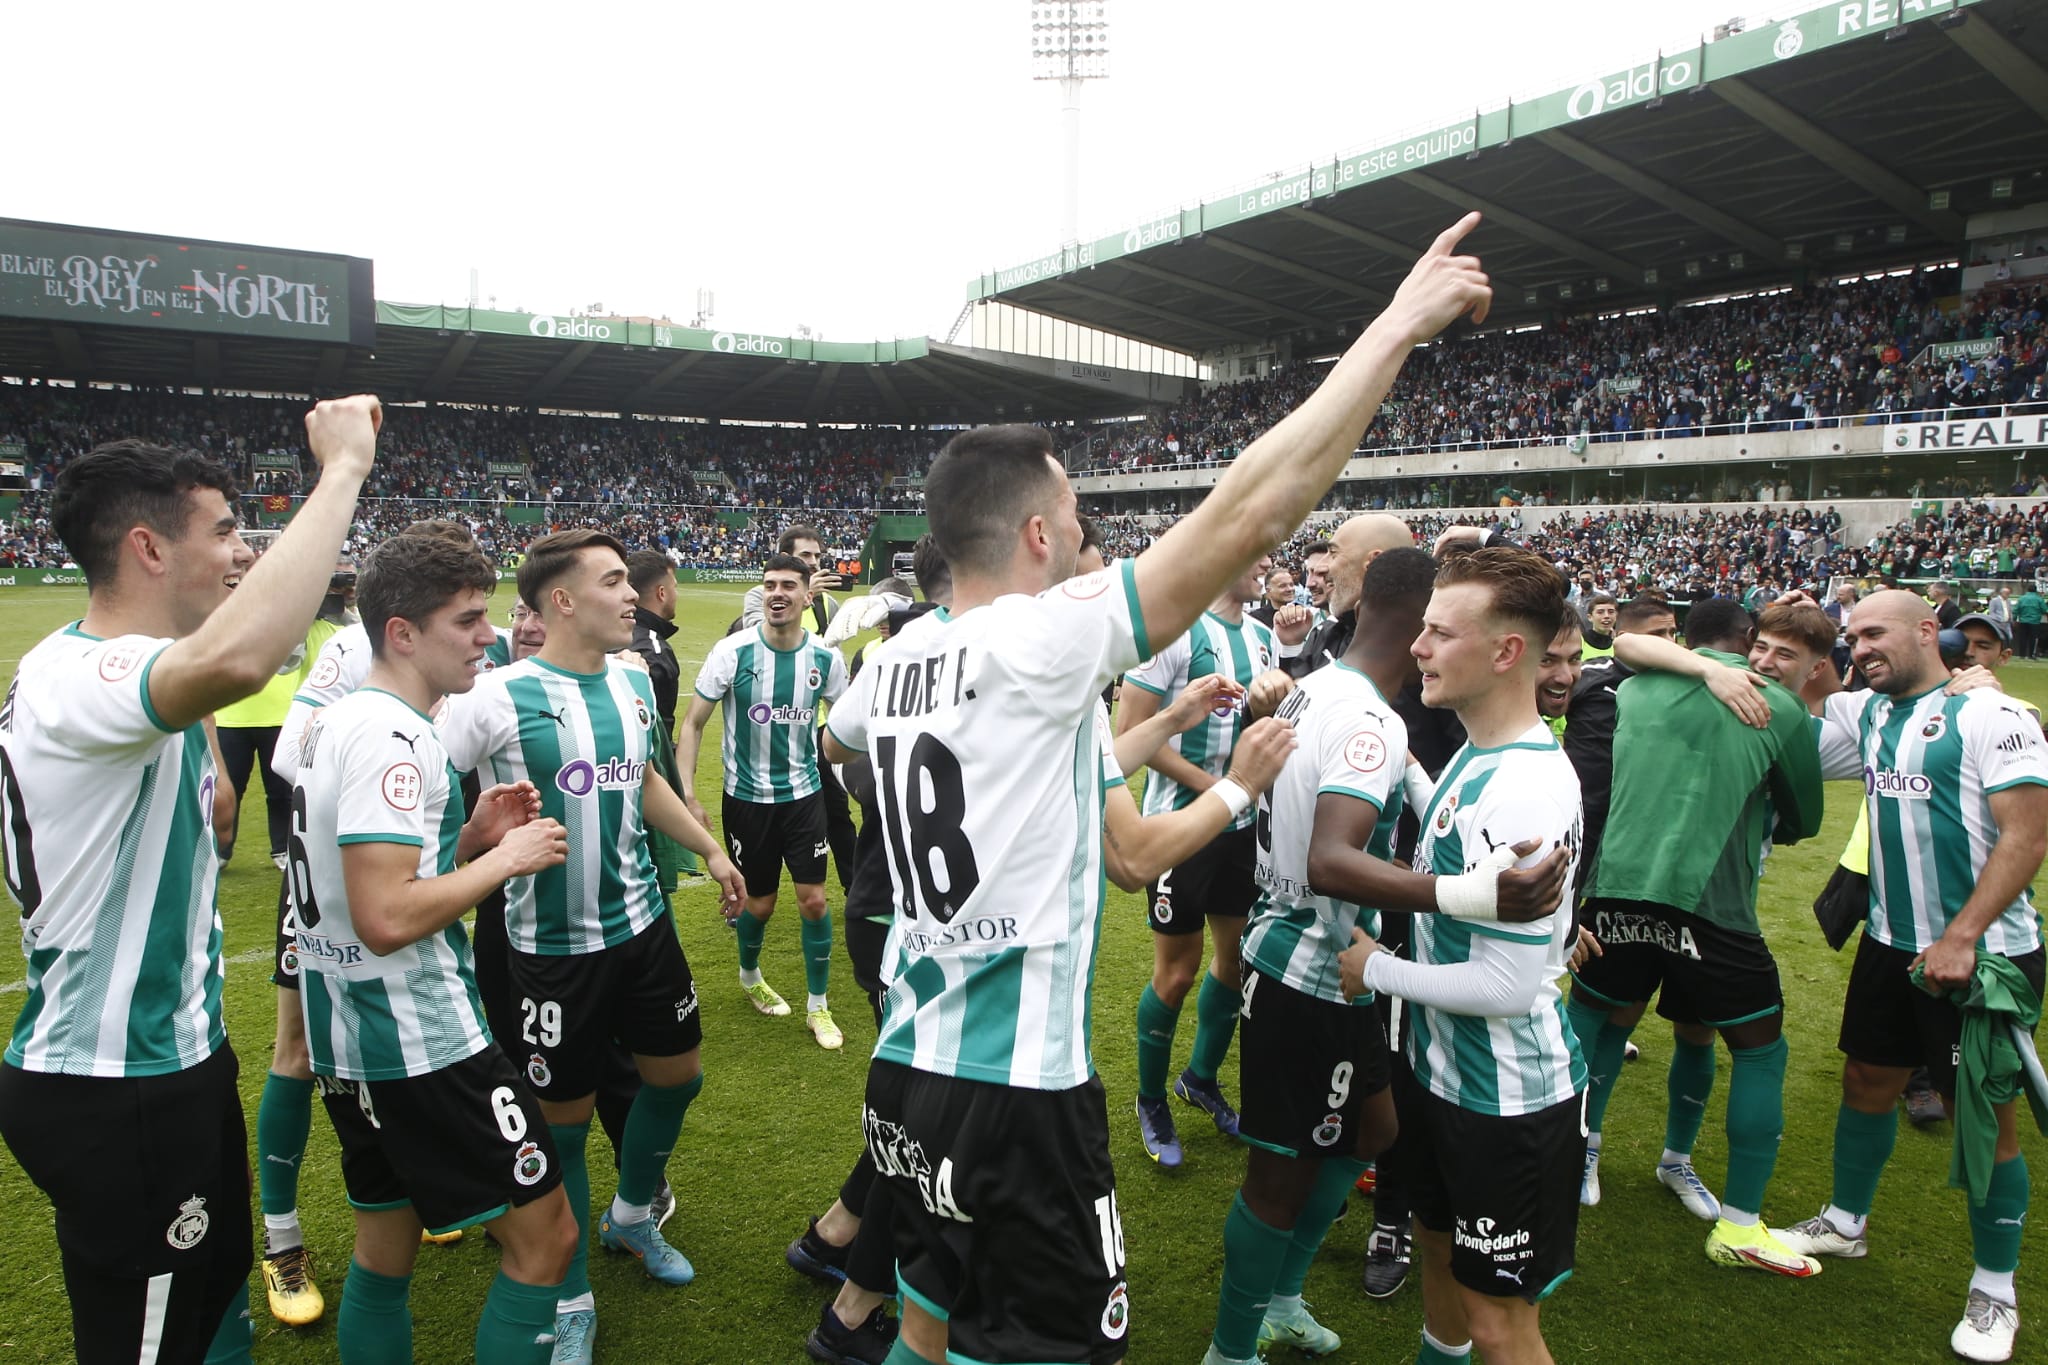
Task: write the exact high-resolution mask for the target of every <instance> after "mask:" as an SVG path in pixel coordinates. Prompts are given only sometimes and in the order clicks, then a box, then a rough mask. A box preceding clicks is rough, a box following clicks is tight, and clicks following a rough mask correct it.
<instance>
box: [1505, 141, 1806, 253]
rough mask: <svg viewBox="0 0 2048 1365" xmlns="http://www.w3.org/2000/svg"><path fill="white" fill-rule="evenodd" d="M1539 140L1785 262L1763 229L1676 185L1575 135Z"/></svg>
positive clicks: (1742, 244)
mask: <svg viewBox="0 0 2048 1365" xmlns="http://www.w3.org/2000/svg"><path fill="white" fill-rule="evenodd" d="M1536 141H1538V142H1540V143H1542V144H1543V145H1544V146H1546V147H1549V148H1550V149H1551V150H1552V151H1555V152H1558V153H1560V154H1562V155H1564V156H1568V157H1570V158H1571V159H1572V160H1574V161H1576V162H1578V163H1579V164H1580V165H1581V166H1584V167H1585V168H1586V169H1588V170H1590V171H1594V172H1596V173H1597V174H1600V175H1604V176H1606V177H1607V178H1608V179H1609V180H1612V181H1613V182H1614V183H1615V184H1617V185H1619V186H1621V187H1622V188H1623V189H1625V190H1629V191H1632V192H1633V193H1636V194H1639V195H1641V196H1642V197H1643V198H1645V199H1648V200H1650V201H1651V202H1652V203H1655V204H1661V205H1663V206H1665V207H1667V208H1669V209H1671V210H1672V211H1673V212H1674V213H1678V214H1680V215H1682V216H1684V217H1686V218H1690V219H1691V220H1692V221H1693V222H1695V223H1697V224H1699V225H1700V226H1701V227H1703V228H1706V229H1708V230H1709V231H1712V232H1717V233H1719V234H1720V235H1721V236H1723V237H1725V238H1726V239H1728V241H1730V242H1731V243H1733V244H1734V245H1736V246H1738V247H1741V248H1742V249H1744V250H1745V251H1751V252H1754V253H1755V254H1756V255H1758V256H1761V257H1763V258H1764V259H1766V260H1771V261H1783V260H1784V259H1785V244H1784V243H1783V242H1781V241H1779V240H1778V239H1777V238H1775V237H1773V236H1771V234H1770V233H1768V232H1765V231H1764V230H1763V229H1762V228H1759V227H1756V226H1754V225H1753V224H1750V223H1745V222H1743V221H1742V220H1741V219H1740V218H1737V217H1735V216H1734V215H1733V214H1730V213H1723V212H1722V211H1721V210H1720V209H1717V208H1715V207H1714V206H1713V205H1712V204H1709V203H1707V202H1706V201H1705V200H1704V199H1698V198H1695V197H1694V196H1692V195H1690V194H1687V193H1686V192H1685V191H1684V190H1682V189H1680V188H1678V186H1676V185H1672V184H1668V183H1666V182H1665V181H1662V180H1659V179H1658V178H1657V177H1655V176H1653V175H1649V174H1647V173H1645V172H1643V171H1640V170H1637V169H1636V168H1635V167H1634V166H1631V165H1630V164H1629V163H1628V162H1626V161H1623V160H1622V159H1621V158H1620V157H1618V156H1610V155H1609V154H1608V153H1606V152H1603V151H1601V150H1600V149H1599V148H1598V147H1591V146H1588V145H1587V144H1586V143H1584V142H1581V141H1580V140H1579V139H1577V138H1575V137H1573V136H1572V135H1571V134H1569V133H1561V132H1558V131H1557V130H1555V129H1552V130H1551V131H1549V132H1544V133H1538V134H1536Z"/></svg>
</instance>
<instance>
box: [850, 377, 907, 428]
mask: <svg viewBox="0 0 2048 1365" xmlns="http://www.w3.org/2000/svg"><path fill="white" fill-rule="evenodd" d="M861 368H862V370H863V371H864V372H865V373H866V375H867V378H868V382H869V383H870V384H873V385H874V386H875V392H876V393H879V394H881V395H882V401H883V402H885V403H887V404H888V405H889V410H890V411H891V412H893V413H895V414H896V415H897V416H898V417H902V418H906V419H907V418H909V417H911V416H912V415H913V414H912V412H911V409H910V404H908V403H906V402H904V401H903V394H902V393H901V392H900V391H898V389H897V388H896V381H895V380H893V379H891V378H889V372H888V367H887V365H886V364H884V365H864V366H862V367H861Z"/></svg>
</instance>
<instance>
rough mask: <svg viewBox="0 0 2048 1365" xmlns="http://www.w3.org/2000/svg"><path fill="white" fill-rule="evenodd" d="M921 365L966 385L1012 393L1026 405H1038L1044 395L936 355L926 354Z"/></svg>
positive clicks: (1012, 381) (1014, 382) (1011, 381)
mask: <svg viewBox="0 0 2048 1365" xmlns="http://www.w3.org/2000/svg"><path fill="white" fill-rule="evenodd" d="M923 364H924V365H925V366H926V367H927V368H929V369H934V370H937V371H939V372H941V373H943V374H950V375H955V376H957V377H958V378H960V379H961V380H963V381H965V382H967V383H973V384H987V385H989V386H990V387H992V388H998V389H1002V390H1003V391H1004V392H1006V393H1013V394H1015V395H1017V397H1019V398H1021V399H1023V400H1024V401H1025V402H1027V403H1038V402H1041V401H1043V400H1044V398H1045V395H1044V394H1042V393H1040V392H1039V391H1038V390H1036V389H1027V388H1025V387H1024V386H1023V385H1022V384H1019V383H1017V382H1016V381H1014V380H1010V379H1005V378H1003V377H1002V376H1001V375H994V374H987V373H984V372H983V371H981V370H978V369H975V368H974V367H972V366H970V365H962V364H960V363H959V362H958V361H954V360H947V359H945V358H943V357H941V356H938V355H931V354H927V355H926V356H925V358H924V361H923Z"/></svg>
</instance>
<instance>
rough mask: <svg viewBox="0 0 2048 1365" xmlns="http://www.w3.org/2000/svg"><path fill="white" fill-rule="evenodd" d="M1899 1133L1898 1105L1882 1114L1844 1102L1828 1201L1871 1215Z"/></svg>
mask: <svg viewBox="0 0 2048 1365" xmlns="http://www.w3.org/2000/svg"><path fill="white" fill-rule="evenodd" d="M1898 1137H1899V1109H1898V1106H1897V1105H1893V1106H1891V1107H1890V1108H1888V1109H1886V1110H1885V1111H1884V1112H1883V1113H1882V1114H1866V1113H1864V1112H1862V1111H1861V1110H1858V1109H1851V1108H1850V1107H1849V1106H1848V1105H1846V1104H1845V1105H1843V1106H1842V1107H1841V1109H1840V1111H1838V1112H1837V1113H1836V1115H1835V1192H1834V1196H1833V1198H1832V1199H1830V1200H1829V1201H1828V1202H1830V1203H1832V1204H1833V1205H1834V1206H1835V1207H1836V1208H1838V1209H1840V1210H1842V1212H1844V1213H1853V1214H1855V1215H1856V1216H1857V1217H1858V1218H1868V1217H1869V1216H1870V1206H1871V1205H1872V1204H1873V1203H1875V1202H1876V1200H1877V1180H1878V1177H1879V1176H1881V1175H1883V1174H1884V1163H1885V1162H1887V1161H1889V1160H1891V1155H1892V1144H1893V1143H1894V1142H1896V1141H1898ZM1737 1207H1738V1208H1739V1207H1741V1206H1740V1205H1737ZM1752 1212H1762V1210H1752Z"/></svg>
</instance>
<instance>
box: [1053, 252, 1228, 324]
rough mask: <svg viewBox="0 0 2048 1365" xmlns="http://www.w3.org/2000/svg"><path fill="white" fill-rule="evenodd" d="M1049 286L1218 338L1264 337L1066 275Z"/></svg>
mask: <svg viewBox="0 0 2048 1365" xmlns="http://www.w3.org/2000/svg"><path fill="white" fill-rule="evenodd" d="M1126 264H1128V262H1126ZM1048 283H1050V284H1052V285H1055V286H1057V287H1058V288H1061V289H1066V290H1070V291H1071V292H1073V293H1076V294H1079V295H1080V296H1081V297H1082V298H1084V299H1095V300H1097V301H1098V302H1101V303H1113V304H1115V305H1116V306H1117V307H1119V308H1128V309H1130V310H1131V311H1132V312H1134V313H1149V314H1150V315H1151V316H1153V317H1155V318H1158V319H1159V320H1160V321H1162V322H1171V323H1176V324H1178V325H1180V326H1182V327H1189V328H1193V329H1194V330H1195V331H1197V332H1206V333H1210V334H1213V335H1215V336H1220V337H1227V338H1228V339H1230V340H1231V341H1262V340H1264V338H1263V337H1257V336H1253V335H1252V334H1251V333H1250V332H1247V331H1243V330H1241V329H1239V328H1236V327H1225V326H1222V325H1221V324H1219V323H1216V322H1212V321H1211V320H1209V319H1208V318H1198V317H1193V316H1190V315H1189V314H1187V313H1176V312H1174V311H1173V310H1172V309H1171V308H1161V307H1159V306H1157V305H1156V304H1150V303H1145V302H1143V301H1142V300H1139V299H1133V298H1126V297H1124V296H1123V295H1122V294H1112V293H1110V292H1109V291H1108V290H1106V289H1096V288H1094V287H1092V286H1090V285H1085V284H1076V283H1075V282H1074V281H1073V280H1072V279H1069V278H1067V277H1065V276H1061V277H1060V278H1058V279H1055V280H1051V281H1048ZM1069 321H1071V319H1069ZM1075 325H1076V326H1077V327H1092V328H1094V329H1095V330H1097V331H1108V330H1111V329H1109V328H1107V327H1105V326H1104V325H1103V324H1102V323H1099V322H1081V323H1075Z"/></svg>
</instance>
